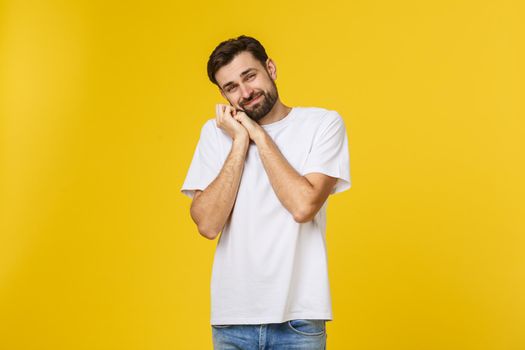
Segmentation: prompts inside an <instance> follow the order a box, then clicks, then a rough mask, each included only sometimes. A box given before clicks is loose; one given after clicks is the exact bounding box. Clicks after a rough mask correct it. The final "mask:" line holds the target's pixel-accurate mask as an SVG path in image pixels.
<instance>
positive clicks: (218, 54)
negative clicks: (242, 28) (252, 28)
mask: <svg viewBox="0 0 525 350" xmlns="http://www.w3.org/2000/svg"><path fill="white" fill-rule="evenodd" d="M243 51H249V52H251V53H252V55H253V57H255V59H257V60H258V61H259V62H261V64H262V66H263V67H266V60H267V59H268V55H267V54H266V50H264V47H263V46H262V45H261V43H260V42H259V41H258V40H257V39H255V38H252V37H249V36H246V35H241V36H239V37H238V38H233V39H228V40H226V41H223V42H222V43H220V44H219V45H218V46H217V47H216V48H215V50H213V52H212V53H211V55H210V58H209V60H208V78H210V81H211V82H212V83H214V84H215V85H217V86H219V83H218V82H217V80H216V79H215V73H217V71H218V70H219V69H220V68H221V67H222V66H225V65H227V64H228V63H230V62H231V61H232V60H233V59H234V58H235V56H237V55H238V54H240V53H241V52H243ZM219 88H220V86H219Z"/></svg>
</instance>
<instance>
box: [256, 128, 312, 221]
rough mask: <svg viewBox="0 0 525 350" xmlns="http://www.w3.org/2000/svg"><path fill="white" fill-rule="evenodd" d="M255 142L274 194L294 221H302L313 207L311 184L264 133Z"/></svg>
mask: <svg viewBox="0 0 525 350" xmlns="http://www.w3.org/2000/svg"><path fill="white" fill-rule="evenodd" d="M255 142H256V144H257V148H258V150H259V156H260V158H261V161H262V163H263V166H264V169H265V170H266V173H267V175H268V178H269V180H270V184H271V185H272V187H273V189H274V191H275V194H276V195H277V197H278V198H279V200H280V201H281V203H282V204H283V206H284V207H285V208H286V209H287V210H288V211H289V212H290V213H291V214H292V215H293V217H294V219H295V220H296V221H298V222H300V221H304V220H303V218H304V217H306V216H308V214H309V213H311V211H312V209H311V207H313V206H314V203H311V201H312V199H313V198H314V195H313V192H314V188H313V186H312V184H311V183H310V182H309V181H308V180H307V179H306V178H305V177H303V176H301V175H300V174H299V173H298V172H297V171H296V170H295V169H294V168H293V167H292V166H291V165H290V163H289V162H288V161H287V160H286V158H285V157H284V156H283V154H282V153H281V151H280V150H279V148H278V147H277V145H276V144H275V143H274V141H273V140H272V138H271V137H270V136H269V135H268V134H267V133H266V132H263V133H261V134H259V135H258V137H257V138H256V141H255Z"/></svg>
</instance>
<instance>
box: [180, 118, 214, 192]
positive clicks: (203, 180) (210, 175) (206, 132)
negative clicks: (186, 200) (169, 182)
mask: <svg viewBox="0 0 525 350" xmlns="http://www.w3.org/2000/svg"><path fill="white" fill-rule="evenodd" d="M219 150H220V148H219V144H218V137H217V132H216V130H215V120H214V119H210V120H208V121H207V122H206V123H205V124H204V126H203V127H202V129H201V134H200V138H199V142H198V143H197V147H196V148H195V153H194V154H193V159H192V161H191V164H190V167H189V170H188V173H187V174H186V179H185V180H184V184H183V185H182V188H181V192H182V193H183V194H185V195H187V196H188V197H190V198H193V196H194V195H195V190H202V191H203V190H205V189H206V187H208V185H209V184H210V183H211V182H212V181H213V180H215V178H216V177H217V175H219V172H220V170H221V167H222V164H221V163H220V159H221V157H220V154H219Z"/></svg>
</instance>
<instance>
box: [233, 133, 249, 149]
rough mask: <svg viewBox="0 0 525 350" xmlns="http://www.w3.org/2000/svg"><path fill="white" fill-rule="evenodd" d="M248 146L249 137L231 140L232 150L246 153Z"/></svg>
mask: <svg viewBox="0 0 525 350" xmlns="http://www.w3.org/2000/svg"><path fill="white" fill-rule="evenodd" d="M249 145H250V137H249V136H239V137H236V138H235V139H233V143H232V148H238V149H242V150H244V151H246V150H247V149H248V146H249Z"/></svg>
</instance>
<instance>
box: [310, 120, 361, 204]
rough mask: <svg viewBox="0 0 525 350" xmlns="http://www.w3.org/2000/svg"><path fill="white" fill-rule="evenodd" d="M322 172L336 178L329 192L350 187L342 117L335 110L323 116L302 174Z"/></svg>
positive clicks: (345, 136) (346, 143)
mask: <svg viewBox="0 0 525 350" xmlns="http://www.w3.org/2000/svg"><path fill="white" fill-rule="evenodd" d="M309 173H323V174H325V175H328V176H332V177H335V178H337V182H336V184H335V186H334V188H333V189H332V192H331V194H334V193H338V192H342V191H345V190H347V189H349V188H350V187H351V181H350V154H349V150H348V137H347V134H346V127H345V124H344V120H343V118H342V117H341V116H340V115H339V113H337V112H336V111H329V112H328V114H327V115H325V116H324V118H323V121H322V122H321V125H320V126H319V131H318V132H317V133H316V135H315V137H314V140H313V144H312V148H311V150H310V153H309V154H308V156H307V159H306V162H305V165H304V167H303V171H302V174H303V175H306V174H309Z"/></svg>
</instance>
